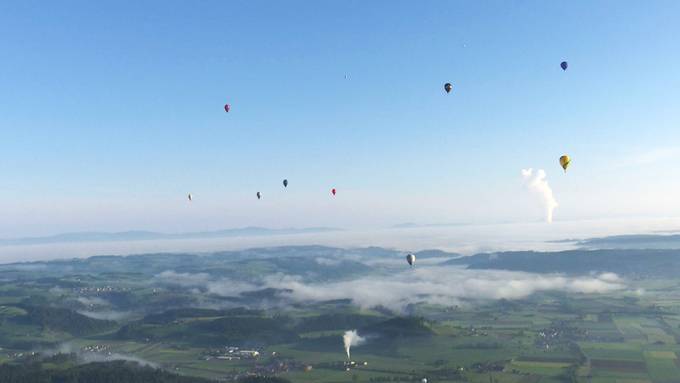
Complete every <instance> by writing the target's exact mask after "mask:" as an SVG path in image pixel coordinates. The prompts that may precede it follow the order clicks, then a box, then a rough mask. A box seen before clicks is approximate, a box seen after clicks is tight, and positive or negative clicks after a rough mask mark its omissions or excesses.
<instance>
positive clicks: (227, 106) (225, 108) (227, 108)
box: [224, 104, 231, 113]
mask: <svg viewBox="0 0 680 383" xmlns="http://www.w3.org/2000/svg"><path fill="white" fill-rule="evenodd" d="M229 109H231V106H229V104H224V111H225V112H227V113H229Z"/></svg>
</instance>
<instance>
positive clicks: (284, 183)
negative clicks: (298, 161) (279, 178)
mask: <svg viewBox="0 0 680 383" xmlns="http://www.w3.org/2000/svg"><path fill="white" fill-rule="evenodd" d="M283 187H284V188H287V187H288V180H283Z"/></svg>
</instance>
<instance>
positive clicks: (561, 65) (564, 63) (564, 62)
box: [560, 61, 569, 70]
mask: <svg viewBox="0 0 680 383" xmlns="http://www.w3.org/2000/svg"><path fill="white" fill-rule="evenodd" d="M560 67H562V70H567V68H569V64H567V62H566V61H562V62H561V63H560Z"/></svg>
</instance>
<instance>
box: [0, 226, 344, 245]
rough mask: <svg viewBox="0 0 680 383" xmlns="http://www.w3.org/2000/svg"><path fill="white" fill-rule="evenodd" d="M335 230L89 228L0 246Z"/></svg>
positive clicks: (12, 240) (13, 240)
mask: <svg viewBox="0 0 680 383" xmlns="http://www.w3.org/2000/svg"><path fill="white" fill-rule="evenodd" d="M338 230H340V229H337V228H332V227H309V228H284V229H269V228H264V227H256V226H249V227H243V228H234V229H223V230H213V231H198V232H188V233H175V234H172V233H160V232H154V231H145V230H130V231H121V232H97V231H92V232H74V233H62V234H56V235H50V236H44V237H24V238H6V239H0V246H12V245H39V244H50V243H68V242H109V241H148V240H158V239H208V238H222V237H239V236H259V235H290V234H308V233H323V232H330V231H338Z"/></svg>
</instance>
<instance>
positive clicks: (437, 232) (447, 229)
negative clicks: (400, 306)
mask: <svg viewBox="0 0 680 383" xmlns="http://www.w3.org/2000/svg"><path fill="white" fill-rule="evenodd" d="M662 231H663V232H677V231H680V219H679V218H655V219H609V220H583V221H556V222H553V223H552V224H547V223H545V222H535V223H506V224H487V225H449V226H443V225H442V226H439V225H431V226H427V225H426V226H415V227H405V228H382V229H362V230H352V229H343V230H338V231H328V232H320V233H305V234H285V235H281V234H279V235H267V236H264V235H258V236H239V237H223V238H209V239H172V240H166V239H164V240H139V241H113V242H77V243H73V242H72V243H51V244H40V245H12V246H0V263H9V262H19V261H34V260H49V259H59V258H80V257H89V256H93V255H114V254H115V255H127V254H143V253H153V252H172V253H179V252H188V253H202V252H212V251H218V250H235V249H244V248H252V247H268V246H286V245H312V244H315V245H325V246H336V247H366V246H380V247H386V248H395V249H401V250H404V251H418V250H424V249H440V250H445V251H451V252H457V253H461V254H465V255H470V254H474V253H477V252H485V251H503V250H547V251H553V250H555V251H556V250H565V249H570V248H573V247H574V244H573V243H572V242H553V241H559V240H564V239H583V238H590V237H600V236H609V235H621V234H644V233H657V232H662Z"/></svg>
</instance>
